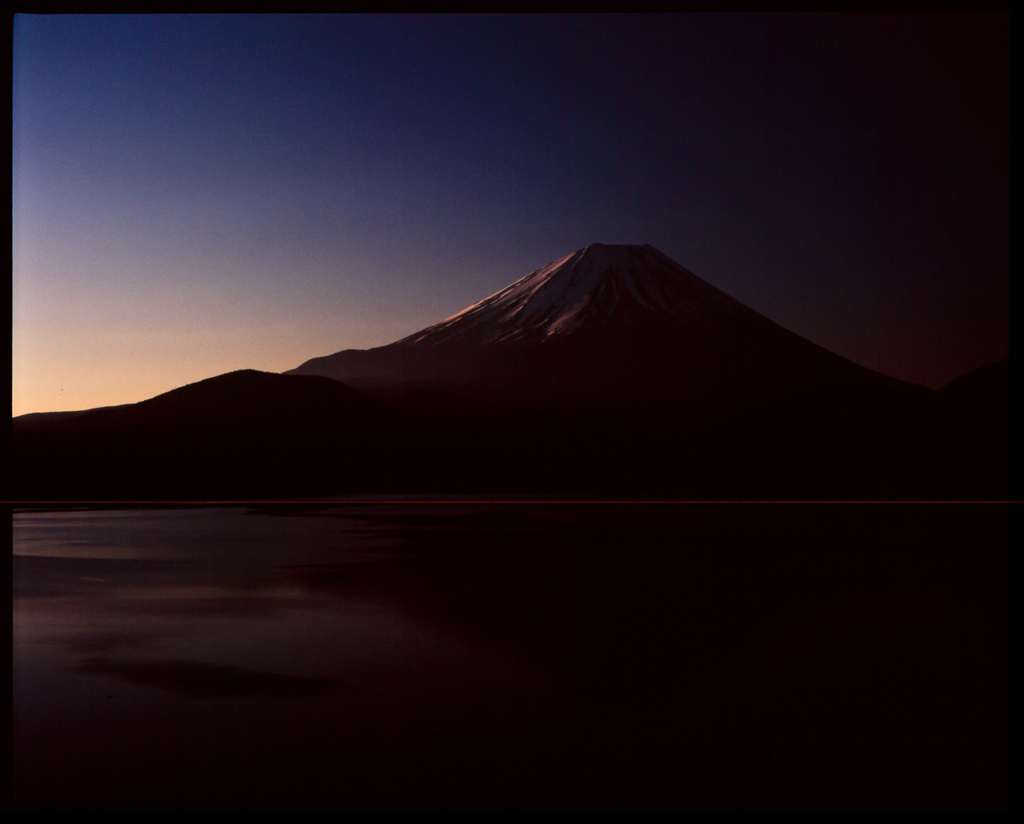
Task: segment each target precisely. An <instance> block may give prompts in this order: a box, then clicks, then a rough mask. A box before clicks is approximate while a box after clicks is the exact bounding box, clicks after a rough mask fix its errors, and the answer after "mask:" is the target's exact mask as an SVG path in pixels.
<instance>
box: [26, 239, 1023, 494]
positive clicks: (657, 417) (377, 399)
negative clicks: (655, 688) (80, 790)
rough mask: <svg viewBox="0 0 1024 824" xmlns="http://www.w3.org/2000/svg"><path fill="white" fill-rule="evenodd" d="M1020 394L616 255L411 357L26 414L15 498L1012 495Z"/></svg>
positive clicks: (525, 285) (527, 287) (364, 355)
mask: <svg viewBox="0 0 1024 824" xmlns="http://www.w3.org/2000/svg"><path fill="white" fill-rule="evenodd" d="M1008 385H1009V376H1008V370H1007V365H1006V363H1005V362H1004V363H1002V364H995V365H990V366H988V367H985V368H982V369H979V370H976V372H975V373H971V375H968V376H965V377H963V378H961V379H958V380H957V381H954V382H953V383H952V384H950V386H949V387H947V388H946V389H942V390H937V391H936V390H930V389H925V388H922V387H919V386H915V385H913V384H908V383H905V382H903V381H899V380H896V379H894V378H891V377H888V376H885V375H882V374H880V373H877V372H874V371H872V370H869V369H866V368H865V367H862V366H859V365H857V364H855V363H852V362H851V361H848V360H846V359H845V358H842V357H840V356H838V355H836V354H834V353H832V352H829V351H827V350H825V349H823V348H821V347H820V346H817V345H816V344H814V343H812V342H810V341H808V340H806V339H804V338H801V337H800V336H798V335H795V334H794V333H792V332H790V331H788V330H786V329H784V328H782V327H780V326H778V325H777V324H775V323H773V322H772V321H770V320H768V319H767V318H765V317H763V316H761V315H759V314H758V313H757V312H754V311H753V310H751V309H749V308H747V307H746V306H744V305H742V304H740V303H739V302H737V301H735V300H734V299H732V298H731V297H729V296H728V295H726V294H724V293H723V292H721V291H719V290H717V289H715V288H714V287H713V286H711V285H709V284H707V283H705V282H704V281H703V280H701V279H700V278H698V277H697V276H695V275H694V274H692V273H691V272H689V271H687V270H686V269H684V268H683V267H682V266H680V265H679V264H677V263H675V262H674V261H672V260H670V259H669V258H668V257H666V256H665V255H663V254H662V253H660V252H658V251H657V250H655V249H653V248H651V247H650V246H605V245H601V244H593V245H591V246H588V247H586V248H585V249H581V250H579V251H577V252H574V253H573V254H571V255H568V256H567V257H564V258H562V259H560V260H558V261H555V262H553V263H551V264H549V265H548V266H545V267H543V268H541V269H538V270H537V271H535V272H533V273H531V274H529V275H527V276H526V277H524V278H522V279H521V280H519V281H516V282H515V283H513V284H511V285H510V286H508V287H507V288H505V289H503V290H501V291H500V292H497V293H496V294H494V295H492V296H490V297H488V298H485V299H484V300H482V301H480V302H479V303H476V304H474V305H472V306H470V307H468V308H467V309H464V310H463V311H461V312H459V313H458V314H456V315H453V316H452V317H450V318H447V319H445V320H443V321H441V322H439V323H436V324H434V325H432V326H429V327H427V328H426V329H423V330H421V331H419V332H417V333H415V334H413V335H409V336H408V337H405V338H403V339H401V340H398V341H396V342H394V343H391V344H389V345H387V346H381V347H377V348H375V349H370V350H345V351H341V352H338V353H336V354H333V355H328V356H326V357H319V358H314V359H312V360H309V361H307V362H305V363H303V364H302V365H301V366H299V367H297V368H296V369H293V370H290V371H289V372H287V373H285V374H284V375H270V374H267V373H258V372H252V371H245V372H236V373H231V374H229V375H222V376H219V377H217V378H211V379H209V380H207V381H202V382H200V383H197V384H193V385H191V386H187V387H182V388H181V389H178V390H174V391H172V392H169V393H166V394H164V395H161V396H159V397H157V398H153V399H151V400H149V401H145V402H143V403H139V404H131V405H128V406H123V407H116V408H111V409H101V410H93V411H90V412H82V413H75V414H64V415H60V416H56V415H54V416H39V415H35V416H23V417H22V418H19V419H15V422H14V433H15V437H14V450H13V457H14V459H15V474H14V476H13V480H14V498H15V499H17V500H29V499H33V500H43V499H45V500H52V499H75V500H93V499H97V500H106V499H115V498H116V499H120V500H136V499H151V498H153V497H159V498H166V499H170V500H186V499H203V500H209V499H217V500H227V499H251V498H254V497H282V496H283V497H310V496H312V497H315V496H331V495H344V494H352V493H380V494H388V493H407V492H415V493H421V494H428V495H429V494H441V493H445V494H453V493H454V494H458V493H460V492H461V493H516V494H525V495H529V494H543V495H565V496H571V497H582V498H592V499H607V498H620V497H625V498H630V499H634V500H637V499H674V500H893V499H896V500H1005V499H1006V498H1007V495H1008V467H1007V433H1008V394H1009V392H1008Z"/></svg>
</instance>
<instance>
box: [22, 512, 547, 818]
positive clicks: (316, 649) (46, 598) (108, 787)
mask: <svg viewBox="0 0 1024 824" xmlns="http://www.w3.org/2000/svg"><path fill="white" fill-rule="evenodd" d="M347 512H348V513H351V515H352V516H351V517H349V516H347V515H344V514H339V513H338V512H330V513H327V515H328V517H325V516H324V513H314V514H311V515H309V516H303V515H301V514H300V515H298V516H295V515H294V514H292V515H289V516H287V517H285V516H281V515H279V514H277V513H276V512H275V511H269V512H260V511H256V510H251V509H245V508H215V507H209V508H194V509H187V508H181V509H156V510H148V509H137V510H121V511H119V510H100V511H90V510H79V511H62V512H27V511H26V512H19V513H16V514H15V516H14V524H13V528H14V676H15V678H14V720H15V728H14V733H15V750H16V794H17V795H18V796H20V797H23V798H61V797H66V798H69V799H76V798H96V799H118V798H126V797H127V798H133V797H138V798H154V799H161V798H175V797H181V798H186V799H187V798H193V797H195V798H205V797H220V796H223V797H226V798H236V797H243V798H245V797H255V798H260V797H262V796H264V795H267V796H269V797H277V796H280V797H282V798H295V797H298V798H301V797H305V795H306V794H312V796H313V797H319V796H324V797H333V796H335V795H338V796H339V797H353V798H355V799H359V798H360V797H361V793H365V795H366V798H367V799H368V800H370V801H376V800H382V801H386V800H387V794H388V792H389V789H388V788H387V786H386V782H384V783H383V784H382V782H381V781H380V780H379V777H377V778H374V777H370V779H368V780H364V779H363V778H360V777H359V776H358V775H357V774H358V773H359V772H360V770H361V769H363V768H365V764H364V763H363V759H366V760H368V762H370V763H372V764H374V766H375V769H377V770H380V769H384V768H385V766H386V762H387V760H388V757H389V756H390V757H393V758H398V757H399V756H400V758H399V760H406V761H408V759H409V758H410V757H411V756H410V755H409V753H408V752H407V751H408V749H409V747H410V746H412V744H411V743H410V742H423V743H424V745H426V743H428V742H429V741H430V740H437V739H438V737H440V739H441V740H444V741H449V742H459V741H472V740H473V739H479V738H480V737H484V738H486V737H487V736H488V735H492V734H493V733H494V730H493V727H494V726H495V725H496V724H497V725H498V726H501V722H502V716H506V715H507V714H508V713H509V712H512V713H513V714H514V713H515V706H516V704H521V703H523V702H522V700H521V699H522V697H523V696H524V695H528V696H529V695H532V696H534V697H535V696H536V695H540V693H543V691H544V685H543V683H541V681H542V679H541V678H540V676H539V675H538V673H536V672H533V671H531V668H530V666H529V664H528V663H525V662H522V661H517V660H516V658H515V656H513V655H509V654H507V653H504V652H495V651H493V650H489V649H487V648H486V647H485V646H482V645H480V644H474V643H471V642H469V641H467V639H466V638H464V637H460V636H459V634H458V633H457V632H453V631H450V630H445V629H443V628H440V629H439V628H438V627H436V626H431V625H430V624H429V623H428V622H424V621H422V620H419V619H417V617H416V616H415V615H413V614H412V613H410V612H409V611H408V610H403V608H402V606H401V604H399V603H397V602H396V601H395V599H394V598H393V597H391V596H389V594H388V587H387V586H386V585H382V584H381V583H380V580H378V579H382V580H384V581H386V580H387V576H386V575H385V576H383V577H382V576H380V575H378V574H377V573H376V570H375V569H373V568H376V567H380V566H381V565H382V564H384V565H387V564H390V565H392V566H393V565H394V564H395V563H396V561H399V562H400V561H401V559H402V558H403V557H404V555H405V553H407V552H408V547H407V546H403V543H404V542H403V541H402V540H400V539H396V538H394V537H389V536H388V535H387V533H388V529H387V528H386V525H387V523H388V521H387V518H386V517H385V518H384V521H383V522H382V521H381V520H380V519H381V517H382V512H383V510H382V509H381V508H380V507H378V508H376V509H375V510H374V511H373V513H372V515H373V518H374V519H373V520H369V521H368V520H365V519H363V518H360V517H359V515H360V514H362V513H360V512H358V511H352V510H351V508H350V509H349V510H347ZM408 514H409V512H408V510H406V511H405V512H404V513H403V515H404V516H407V515H408ZM540 697H541V699H543V695H541V696H540ZM496 702H500V703H501V705H502V707H503V711H502V712H501V713H497V714H495V713H493V711H491V712H488V711H487V707H486V706H484V705H487V704H488V703H489V704H491V705H492V706H491V710H493V705H494V704H495V703H496ZM528 703H530V704H531V705H532V709H533V710H534V711H535V712H540V711H542V710H543V707H542V706H541V705H543V703H544V701H543V700H540V701H539V703H538V702H537V701H535V700H533V698H531V700H530V702H528ZM481 713H483V714H485V715H487V716H488V717H489V719H490V720H489V721H488V723H484V724H481V723H480V720H481V719H480V718H478V717H476V716H477V715H480V714H481ZM495 716H496V717H495ZM520 720H521V719H520ZM389 748H391V749H393V750H394V752H391V753H389V752H388V749H389ZM399 750H400V751H401V752H399ZM390 766H391V767H392V768H394V766H395V765H390ZM333 770H344V771H345V772H346V773H347V775H339V776H337V777H334V776H331V775H330V773H331V771H333ZM427 772H429V770H427ZM353 776H355V778H354V777H353ZM403 786H407V782H406V784H405V785H403ZM397 789H398V790H401V787H399V788H397ZM399 797H400V793H399Z"/></svg>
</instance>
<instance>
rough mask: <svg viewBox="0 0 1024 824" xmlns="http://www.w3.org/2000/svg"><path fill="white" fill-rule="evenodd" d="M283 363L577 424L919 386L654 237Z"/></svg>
mask: <svg viewBox="0 0 1024 824" xmlns="http://www.w3.org/2000/svg"><path fill="white" fill-rule="evenodd" d="M285 374H296V375H322V376H326V377H331V378H334V379H335V380H339V381H342V382H343V383H347V384H349V385H350V386H354V387H357V388H362V389H366V390H368V391H371V392H376V393H378V394H387V395H392V396H393V395H395V394H396V393H406V394H407V393H409V392H412V391H416V390H419V391H420V392H423V391H447V392H453V391H454V392H457V393H459V394H460V395H461V396H463V397H469V396H472V397H474V398H477V399H478V400H486V401H488V402H500V403H502V404H506V405H507V404H510V405H512V406H515V407H517V408H518V409H520V410H529V409H533V410H536V411H540V412H544V413H545V414H552V413H554V412H555V411H556V410H562V411H564V412H566V413H568V414H570V415H571V416H572V417H573V418H574V420H576V421H577V422H580V421H581V415H582V417H583V419H584V422H587V421H591V420H596V419H598V418H601V417H604V418H606V419H607V418H608V417H609V416H610V417H611V418H617V419H623V417H624V416H625V417H629V415H630V413H631V412H634V411H636V409H635V408H636V407H637V405H638V404H639V405H642V406H644V407H645V413H644V414H645V417H646V418H647V419H648V420H649V419H650V418H651V417H652V416H653V417H661V418H666V417H667V419H666V421H665V422H666V423H667V422H668V419H671V420H672V421H674V422H675V424H677V425H678V424H687V425H696V424H707V423H710V422H716V421H721V419H722V418H723V416H729V415H731V414H734V413H737V412H739V411H741V410H743V409H747V408H752V407H758V406H763V405H764V404H766V403H769V402H773V401H778V400H781V399H784V398H787V397H790V396H792V395H793V394H794V393H797V392H804V391H809V390H812V389H824V388H830V389H833V390H834V389H837V388H842V387H845V388H856V389H858V390H862V389H866V388H877V387H884V389H885V390H888V391H890V392H896V393H901V394H904V395H913V394H915V393H916V392H918V391H919V390H920V388H919V387H915V386H912V385H910V384H906V383H903V382H902V381H898V380H896V379H894V378H890V377H887V376H885V375H881V374H880V373H877V372H873V371H871V370H869V369H866V368H865V367H862V366H859V365H857V364H855V363H853V362H851V361H848V360H846V359H845V358H842V357H840V356H838V355H835V354H833V353H831V352H828V351H827V350H825V349H823V348H821V347H820V346H817V345H816V344H814V343H811V342H810V341H808V340H806V339H804V338H801V337H799V336H798V335H796V334H794V333H792V332H790V331H788V330H786V329H784V328H783V327H781V326H779V325H777V324H775V323H774V322H772V321H770V320H768V319H767V318H765V317H763V316H762V315H760V314H758V313H757V312H755V311H753V310H752V309H749V308H748V307H746V306H744V305H743V304H741V303H739V302H738V301H736V300H734V299H733V298H731V297H730V296H729V295H727V294H725V293H724V292H721V291H720V290H718V289H716V288H715V287H713V286H711V285H710V284H708V283H706V282H705V281H703V280H701V279H700V278H699V277H697V276H696V275H694V274H693V273H692V272H690V271H688V270H687V269H685V268H683V267H682V266H680V265H679V264H678V263H676V262H675V261H673V260H671V259H670V258H668V257H667V256H665V255H664V254H662V253H661V252H659V251H658V250H656V249H654V248H652V247H651V246H647V245H644V246H629V245H614V246H613V245H603V244H600V243H594V244H591V245H590V246H587V247H586V248H584V249H580V250H578V251H576V252H574V253H572V254H571V255H567V256H566V257H564V258H561V259H560V260H556V261H554V262H553V263H550V264H548V265H547V266H544V267H543V268H541V269H538V270H536V271H534V272H532V273H531V274H529V275H527V276H526V277H524V278H522V279H520V280H518V281H516V282H515V283H513V284H511V285H510V286H508V287H506V288H505V289H502V290H501V291H499V292H497V293H495V294H493V295H491V296H490V297H487V298H485V299H484V300H481V301H480V302H478V303H475V304H473V305H472V306H469V307H468V308H466V309H463V310H462V311H461V312H458V313H456V314H455V315H452V316H451V317H449V318H447V319H445V320H442V321H440V322H439V323H435V324H433V325H432V326H428V327H427V328H425V329H422V330H420V331H419V332H416V333H414V334H412V335H409V336H407V337H405V338H402V339H401V340H398V341H395V342H394V343H391V344H388V345H386V346H381V347H377V348H375V349H369V350H351V349H349V350H345V351H341V352H337V353H335V354H333V355H328V356H326V357H320V358H314V359H312V360H309V361H306V362H305V363H303V364H302V365H301V366H299V367H298V368H296V369H292V370H290V371H289V372H286V373H285Z"/></svg>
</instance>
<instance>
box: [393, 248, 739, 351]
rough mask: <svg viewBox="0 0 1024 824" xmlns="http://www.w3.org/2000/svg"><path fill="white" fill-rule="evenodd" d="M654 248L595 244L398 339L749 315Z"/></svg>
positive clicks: (520, 336)
mask: <svg viewBox="0 0 1024 824" xmlns="http://www.w3.org/2000/svg"><path fill="white" fill-rule="evenodd" d="M749 311H750V310H747V309H746V308H745V307H743V306H742V305H741V304H739V303H737V302H736V301H735V300H733V299H732V298H730V297H729V296H728V295H726V294H724V293H723V292H720V291H719V290H717V289H715V288H714V287H713V286H710V285H709V284H707V283H705V282H704V281H703V280H701V279H700V278H698V277H697V276H696V275H694V274H693V273H692V272H689V271H687V270H686V269H684V268H683V267H682V266H680V265H679V264H678V263H676V262H675V261H673V260H671V259H670V258H668V257H666V256H665V255H663V254H662V253H661V252H659V251H658V250H657V249H654V248H652V247H651V246H648V245H644V246H627V245H614V246H607V245H604V244H601V243H593V244H591V245H590V246H587V247H586V248H584V249H580V250H578V251H576V252H573V253H572V254H571V255H566V256H565V257H564V258H561V259H559V260H556V261H554V262H553V263H549V264H548V265H547V266H544V267H543V268H541V269H537V270H536V271H534V272H531V273H530V274H529V275H527V276H526V277H524V278H521V279H520V280H517V281H516V282H515V283H513V284H511V285H510V286H507V287H505V288H504V289H502V290H501V291H500V292H496V293H495V294H493V295H491V296H490V297H487V298H484V299H483V300H482V301H480V302H479V303H475V304H473V305H472V306H469V307H467V308H466V309H463V310H462V311H461V312H458V313H456V314H454V315H452V316H451V317H449V318H446V319H445V320H443V321H441V322H440V323H436V324H434V325H433V326H429V327H427V328H426V329H423V330H421V331H419V332H416V333H415V334H413V335H409V336H408V337H406V338H403V339H402V340H401V341H398V342H397V343H399V344H420V345H431V344H438V343H456V342H465V343H474V344H488V343H498V342H508V341H539V340H543V339H545V338H549V337H551V336H558V335H564V334H567V333H571V332H573V331H576V330H579V329H581V328H584V327H593V326H594V325H599V324H602V323H607V322H609V321H612V320H614V319H617V318H622V317H625V316H629V317H643V316H644V315H650V316H651V317H650V319H652V320H653V319H655V318H656V319H659V320H662V321H669V322H686V323H691V324H692V323H708V322H713V321H714V319H715V318H718V317H722V316H723V315H736V314H740V313H744V312H749Z"/></svg>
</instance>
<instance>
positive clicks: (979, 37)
mask: <svg viewBox="0 0 1024 824" xmlns="http://www.w3.org/2000/svg"><path fill="white" fill-rule="evenodd" d="M1008 50H1009V36H1008V15H1006V14H996V15H933V14H928V15H896V16H890V15H870V14H869V15H854V16H847V15H821V16H817V15H811V16H803V15H781V16H774V15H737V16H733V15H709V16H704V15H697V16H691V15H682V16H669V17H661V16H640V17H633V16H596V17H593V16H557V15H553V16H540V17H534V16H513V17H506V16H457V17H445V16H440V17H434V16H430V17H419V16H411V17H406V16H338V17H334V16H318V15H316V16H271V15H266V16H265V15H239V16H231V15H228V16H219V15H218V16H190V15H183V16H125V17H120V16H89V15H54V16H31V15H29V16H17V17H16V18H15V21H14V73H13V79H14V98H13V102H14V108H13V127H14V130H13V384H12V401H13V411H14V414H22V413H26V412H39V411H58V410H67V409H85V408H91V407H95V406H105V405H112V404H120V403H130V402H134V401H139V400H144V399H146V398H148V397H152V396H154V395H156V394H159V393H161V392H165V391H167V390H170V389H173V388H175V387H177V386H181V385H184V384H186V383H191V382H194V381H197V380H202V379H203V378H207V377H212V376H214V375H218V374H221V373H224V372H229V371H232V370H235V369H244V368H251V369H260V370H265V371H273V372H278V371H283V370H285V369H290V368H292V367H295V366H298V365H299V364H300V363H302V362H303V361H305V360H308V359H309V358H311V357H315V356H320V355H326V354H330V353H332V352H336V351H338V350H341V349H347V348H367V347H371V346H379V345H382V344H385V343H389V342H391V341H392V340H395V339H397V338H399V337H402V336H404V335H407V334H410V333H412V332H414V331H416V330H418V329H420V328H422V327H424V326H427V325H429V324H431V323H434V322H436V321H438V320H441V319H443V318H445V317H447V316H449V315H452V314H454V313H455V312H457V311H459V310H461V309H463V308H465V307H466V306H468V305H470V304H472V303H475V302H476V301H478V300H480V299H482V298H484V297H486V296H487V295H489V294H491V293H493V292H496V291H497V290H499V289H501V288H502V287H504V286H506V285H508V284H509V283H511V282H512V281H514V280H517V279H518V278H520V277H522V276H524V275H526V274H529V273H530V272H531V271H533V270H535V269H537V268H540V267H541V266H544V265H545V264H547V263H549V262H551V261H552V260H555V259H557V258H559V257H562V256H564V255H566V254H568V253H570V252H572V251H574V250H576V249H579V248H581V247H583V246H586V245H587V244H589V243H593V242H601V243H650V244H651V245H653V246H655V247H657V248H658V249H660V250H661V251H663V252H664V253H665V254H667V255H669V257H671V258H673V259H675V260H676V261H678V262H679V263H681V264H682V265H683V266H686V267H687V268H688V269H690V270H691V271H693V272H694V273H695V274H697V275H698V276H700V277H702V278H704V279H705V280H707V281H708V282H709V283H712V284H713V285H715V286H717V287H718V288H720V289H723V290H724V291H726V292H728V293H729V294H731V295H732V296H733V297H735V298H737V299H738V300H740V301H742V302H743V303H745V304H747V305H748V306H750V307H751V308H753V309H756V310H757V311H759V312H761V313H762V314H764V315H767V316H768V317H770V318H772V319H773V320H775V321H776V322H778V323H781V324H782V325H784V326H786V327H788V328H790V329H792V330H793V331H795V332H797V333H799V334H801V335H803V336H805V337H807V338H810V339H811V340H813V341H815V342H817V343H819V344H821V345H823V346H825V347H827V348H829V349H831V350H833V351H834V352H837V353H839V354H841V355H844V356H846V357H848V358H850V359H852V360H854V361H857V362H858V363H862V364H864V365H866V366H869V367H871V368H874V369H878V370H879V371H882V372H885V373H887V374H891V375H895V376H897V377H900V378H904V379H906V380H911V381H914V382H917V383H921V384H924V385H927V386H940V385H942V384H944V383H946V382H948V381H949V380H951V379H952V378H954V377H956V376H958V375H960V374H962V373H963V372H966V371H968V370H970V369H973V368H975V367H977V366H980V365H982V364H984V363H987V362H990V361H993V360H997V359H1001V358H1004V357H1006V356H1007V354H1008V323H1009V321H1008V235H1009V218H1008V195H1009V177H1008V174H1009V173H1008V156H1009V127H1008V102H1009V86H1008V84H1009V69H1008Z"/></svg>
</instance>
